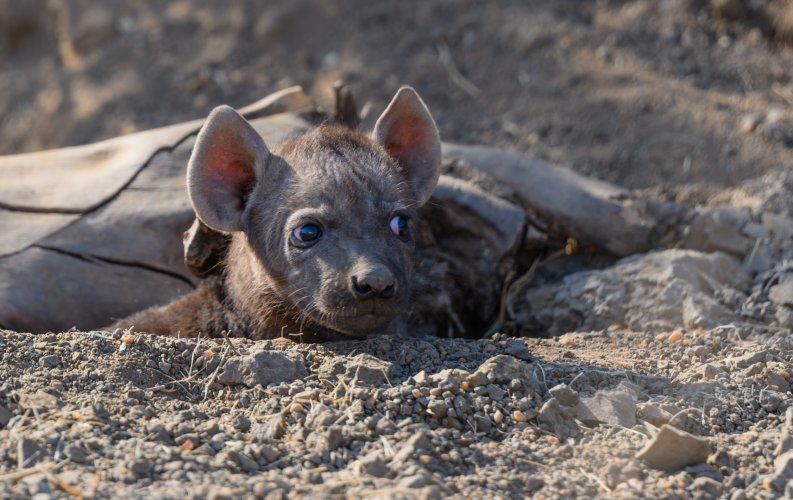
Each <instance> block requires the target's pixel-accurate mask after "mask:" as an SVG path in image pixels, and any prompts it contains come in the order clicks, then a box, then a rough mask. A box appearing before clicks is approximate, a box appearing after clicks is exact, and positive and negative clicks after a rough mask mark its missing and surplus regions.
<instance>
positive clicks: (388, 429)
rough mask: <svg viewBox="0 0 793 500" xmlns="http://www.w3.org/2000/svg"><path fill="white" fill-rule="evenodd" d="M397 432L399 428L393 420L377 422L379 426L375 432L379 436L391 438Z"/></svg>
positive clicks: (383, 419)
mask: <svg viewBox="0 0 793 500" xmlns="http://www.w3.org/2000/svg"><path fill="white" fill-rule="evenodd" d="M396 430H397V426H396V424H395V423H394V421H393V420H391V419H390V418H388V417H383V418H381V419H380V420H378V421H377V425H375V432H377V433H378V434H383V435H386V436H389V435H391V434H393V433H395V432H396Z"/></svg>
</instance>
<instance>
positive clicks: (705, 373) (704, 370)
mask: <svg viewBox="0 0 793 500" xmlns="http://www.w3.org/2000/svg"><path fill="white" fill-rule="evenodd" d="M699 372H700V373H701V374H702V378H704V379H705V380H713V379H714V378H716V375H718V374H719V372H721V370H720V369H719V368H718V367H717V366H716V365H713V364H711V363H705V364H704V365H702V366H701V367H700V368H699Z"/></svg>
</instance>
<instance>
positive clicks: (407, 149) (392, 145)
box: [385, 117, 423, 159]
mask: <svg viewBox="0 0 793 500" xmlns="http://www.w3.org/2000/svg"><path fill="white" fill-rule="evenodd" d="M416 121H417V120H416V119H414V118H413V117H409V118H402V119H400V120H399V121H398V122H397V123H395V124H394V125H393V127H392V129H391V131H390V133H389V137H387V138H386V142H385V148H386V150H387V151H388V152H389V153H390V154H391V155H392V156H394V157H395V158H398V159H402V158H405V157H406V156H410V155H412V154H414V152H415V151H416V150H417V149H420V148H421V146H422V145H421V144H420V141H421V140H422V139H423V137H422V135H421V132H419V131H418V130H416V128H415V127H414V126H413V125H414V123H415V122H416Z"/></svg>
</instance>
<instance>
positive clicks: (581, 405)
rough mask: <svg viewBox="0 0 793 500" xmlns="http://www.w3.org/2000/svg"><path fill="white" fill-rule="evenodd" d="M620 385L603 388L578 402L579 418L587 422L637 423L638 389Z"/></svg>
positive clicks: (630, 424) (618, 424) (577, 411)
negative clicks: (612, 387) (613, 387)
mask: <svg viewBox="0 0 793 500" xmlns="http://www.w3.org/2000/svg"><path fill="white" fill-rule="evenodd" d="M632 389H633V388H631V387H628V386H624V385H619V386H617V388H616V389H612V390H602V391H598V392H596V393H595V395H594V396H592V397H591V398H584V399H582V400H581V401H579V402H578V406H577V407H576V413H577V416H578V419H579V420H581V421H582V422H584V423H586V424H610V425H617V426H620V427H633V426H634V425H636V402H637V398H636V391H635V390H632Z"/></svg>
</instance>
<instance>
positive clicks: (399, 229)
mask: <svg viewBox="0 0 793 500" xmlns="http://www.w3.org/2000/svg"><path fill="white" fill-rule="evenodd" d="M388 227H389V229H391V232H392V233H394V234H395V235H397V236H399V237H400V238H408V237H410V229H409V228H408V218H407V217H405V216H404V215H395V216H394V217H392V218H391V221H390V222H389V223H388Z"/></svg>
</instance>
